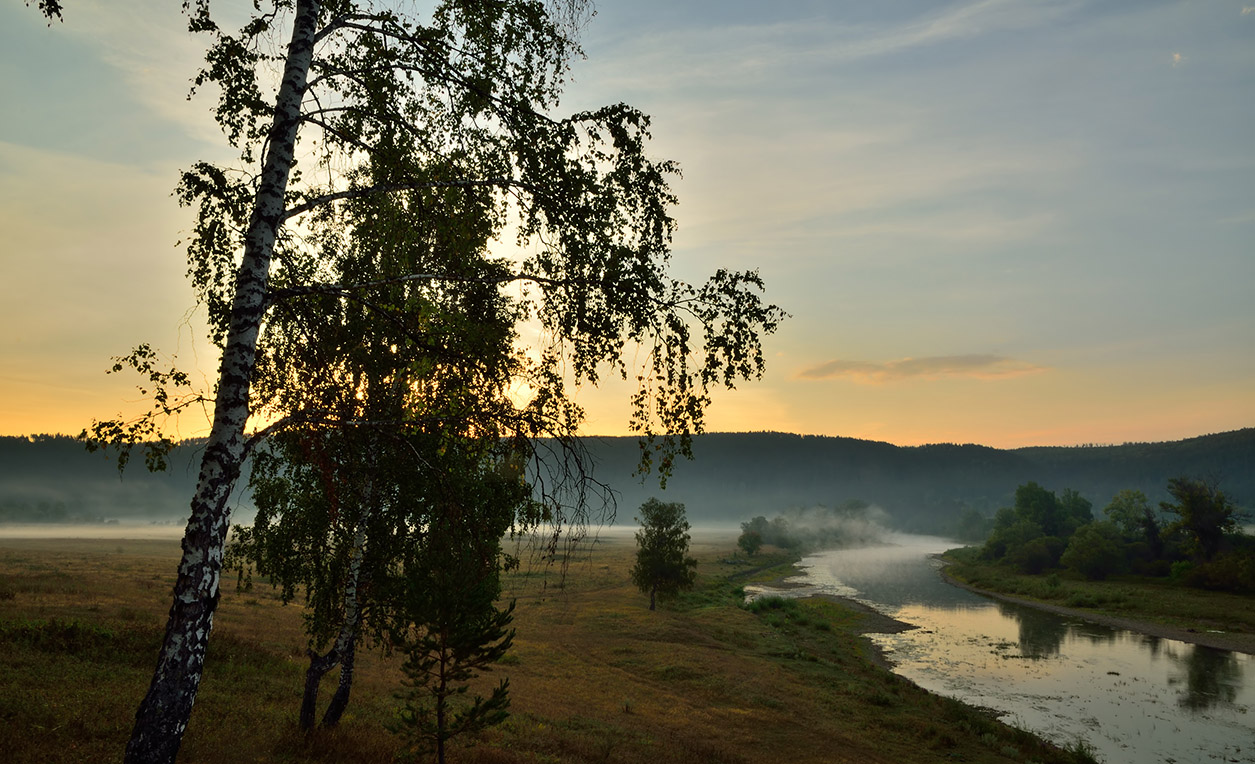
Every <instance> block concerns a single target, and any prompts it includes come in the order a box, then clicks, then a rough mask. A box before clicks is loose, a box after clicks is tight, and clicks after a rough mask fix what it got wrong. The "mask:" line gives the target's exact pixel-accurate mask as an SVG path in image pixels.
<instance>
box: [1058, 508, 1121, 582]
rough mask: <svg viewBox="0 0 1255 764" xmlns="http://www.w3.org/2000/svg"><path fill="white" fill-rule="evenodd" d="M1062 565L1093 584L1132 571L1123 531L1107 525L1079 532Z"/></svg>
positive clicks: (1073, 537)
mask: <svg viewBox="0 0 1255 764" xmlns="http://www.w3.org/2000/svg"><path fill="white" fill-rule="evenodd" d="M1059 561H1060V562H1062V563H1063V564H1064V565H1065V566H1067V567H1069V568H1071V569H1072V570H1075V571H1076V572H1078V573H1080V574H1081V575H1083V576H1085V577H1086V578H1088V579H1090V580H1093V581H1101V580H1103V579H1104V578H1106V577H1107V576H1109V575H1111V574H1113V573H1119V572H1121V571H1123V570H1125V569H1126V568H1127V567H1128V563H1127V558H1126V557H1125V551H1124V544H1123V542H1122V539H1121V536H1120V529H1119V528H1117V527H1116V526H1115V525H1114V524H1112V523H1107V522H1098V523H1089V524H1087V525H1082V526H1081V527H1080V528H1078V529H1077V530H1076V533H1075V534H1073V536H1072V540H1071V541H1069V542H1068V547H1067V549H1066V550H1065V551H1064V552H1063V555H1062V556H1061V557H1060V558H1059Z"/></svg>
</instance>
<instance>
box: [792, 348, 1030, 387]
mask: <svg viewBox="0 0 1255 764" xmlns="http://www.w3.org/2000/svg"><path fill="white" fill-rule="evenodd" d="M1041 371H1045V367H1044V366H1037V365H1035V364H1031V363H1028V362H1026V361H1017V360H1015V359H1014V358H1004V357H1002V356H1000V355H943V356H931V357H928V358H903V359H900V360H897V361H886V362H884V363H874V362H870V361H846V360H833V361H828V362H827V363H822V364H820V365H818V366H815V367H812V368H810V369H805V370H803V371H802V372H800V373H799V374H798V376H799V377H801V378H802V379H841V378H846V379H851V380H853V381H855V382H861V383H863V384H870V385H881V384H887V383H889V382H900V381H902V380H907V379H942V378H947V377H960V378H968V379H1009V378H1011V377H1022V376H1024V375H1026V374H1036V373H1038V372H1041Z"/></svg>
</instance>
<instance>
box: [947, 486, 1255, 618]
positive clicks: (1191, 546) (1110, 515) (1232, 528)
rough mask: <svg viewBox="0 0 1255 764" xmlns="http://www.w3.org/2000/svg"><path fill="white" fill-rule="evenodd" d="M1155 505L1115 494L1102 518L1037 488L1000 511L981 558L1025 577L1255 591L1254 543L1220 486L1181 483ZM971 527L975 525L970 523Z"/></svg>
mask: <svg viewBox="0 0 1255 764" xmlns="http://www.w3.org/2000/svg"><path fill="white" fill-rule="evenodd" d="M1166 492H1167V493H1168V495H1169V496H1170V497H1171V498H1170V500H1167V501H1162V502H1159V503H1158V505H1157V506H1156V505H1155V504H1152V502H1151V501H1150V500H1149V499H1148V498H1147V497H1146V494H1144V493H1143V492H1141V491H1139V490H1136V489H1126V490H1123V491H1120V492H1119V493H1117V494H1116V495H1115V496H1114V497H1113V498H1112V499H1111V501H1110V502H1109V503H1108V504H1107V505H1106V506H1105V507H1104V508H1103V509H1102V511H1101V514H1100V515H1097V516H1096V513H1095V512H1094V508H1093V504H1092V503H1091V502H1090V501H1089V500H1088V499H1086V498H1084V497H1083V496H1081V495H1080V494H1079V493H1077V492H1076V491H1073V490H1071V489H1065V490H1064V491H1063V492H1062V493H1060V494H1058V495H1056V494H1055V493H1054V492H1053V491H1050V490H1047V489H1046V488H1043V487H1042V486H1041V485H1039V484H1037V483H1036V482H1028V483H1025V484H1023V485H1021V486H1019V487H1018V488H1017V489H1016V492H1015V503H1014V505H1013V506H1010V507H1003V508H1001V509H999V510H998V511H997V513H996V514H995V515H994V517H993V518H992V520H991V521H990V523H989V524H990V525H991V528H990V531H989V534H988V538H987V539H986V540H985V542H984V544H983V546H981V547H980V557H981V558H982V559H984V560H987V561H990V562H995V563H999V564H1002V565H1006V566H1009V567H1012V568H1014V569H1016V570H1018V571H1020V572H1023V573H1030V574H1039V573H1045V572H1048V571H1051V570H1070V571H1073V572H1075V573H1076V574H1079V575H1081V576H1084V577H1086V578H1089V579H1105V578H1108V577H1110V576H1115V575H1121V574H1126V573H1131V574H1135V575H1141V576H1149V577H1159V578H1171V579H1173V580H1174V581H1178V582H1180V583H1182V584H1185V585H1188V586H1196V587H1200V588H1206V589H1218V590H1225V591H1234V592H1246V593H1250V592H1255V537H1252V536H1250V535H1247V534H1245V533H1243V531H1242V527H1241V522H1242V521H1243V520H1244V519H1245V518H1244V515H1243V513H1242V512H1241V511H1240V510H1239V509H1238V507H1237V506H1236V505H1235V504H1234V503H1233V502H1232V501H1231V500H1230V499H1229V497H1228V496H1227V495H1226V493H1225V492H1224V491H1223V490H1222V489H1221V487H1220V486H1219V485H1218V484H1217V483H1216V482H1214V481H1211V480H1206V479H1201V478H1188V477H1177V478H1172V479H1170V480H1169V481H1168V483H1167V486H1166ZM967 519H968V520H969V524H970V522H971V518H970V517H968V518H967Z"/></svg>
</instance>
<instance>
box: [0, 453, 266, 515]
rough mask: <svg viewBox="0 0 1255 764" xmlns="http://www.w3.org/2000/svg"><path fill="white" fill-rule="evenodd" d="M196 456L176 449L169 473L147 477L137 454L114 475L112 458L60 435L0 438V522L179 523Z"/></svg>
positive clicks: (186, 509)
mask: <svg viewBox="0 0 1255 764" xmlns="http://www.w3.org/2000/svg"><path fill="white" fill-rule="evenodd" d="M199 456H200V445H199V444H195V443H189V444H185V445H182V446H179V447H178V448H176V449H175V450H174V452H173V453H172V454H171V455H170V459H169V469H167V470H166V471H165V472H158V473H150V472H148V471H147V470H145V469H144V464H143V456H142V455H141V454H138V453H137V454H136V455H135V459H134V461H133V462H132V463H131V465H130V466H129V467H128V468H127V470H126V473H125V475H124V476H120V475H119V474H118V466H117V462H116V461H115V460H114V459H113V458H112V457H106V456H105V455H104V454H103V453H100V452H97V453H88V452H87V450H86V449H85V448H84V447H83V443H82V442H81V441H78V440H76V439H74V438H71V437H69V436H67V435H36V436H32V437H29V438H24V437H23V438H13V437H0V522H100V521H102V520H111V519H122V520H132V521H149V520H151V521H157V522H183V521H186V520H187V517H188V515H189V514H190V512H191V501H192V492H193V490H194V489H195V487H196V471H197V469H198V468H199V466H200V461H199ZM250 514H251V511H250Z"/></svg>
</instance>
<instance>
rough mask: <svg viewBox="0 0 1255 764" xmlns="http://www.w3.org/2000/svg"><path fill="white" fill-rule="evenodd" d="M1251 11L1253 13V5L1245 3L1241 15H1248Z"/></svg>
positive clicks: (1254, 11)
mask: <svg viewBox="0 0 1255 764" xmlns="http://www.w3.org/2000/svg"><path fill="white" fill-rule="evenodd" d="M1252 13H1255V5H1246V6H1243V7H1242V15H1243V16H1250V15H1251V14H1252Z"/></svg>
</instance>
